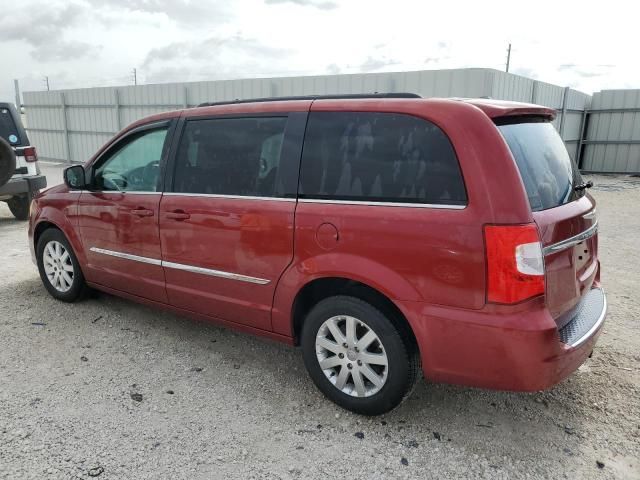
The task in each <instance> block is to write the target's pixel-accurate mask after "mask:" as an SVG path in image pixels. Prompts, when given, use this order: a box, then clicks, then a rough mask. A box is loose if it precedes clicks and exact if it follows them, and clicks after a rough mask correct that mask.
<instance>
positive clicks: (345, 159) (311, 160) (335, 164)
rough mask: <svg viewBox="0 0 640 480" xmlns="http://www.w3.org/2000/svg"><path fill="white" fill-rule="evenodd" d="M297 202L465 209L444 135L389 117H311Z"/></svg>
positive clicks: (456, 169)
mask: <svg viewBox="0 0 640 480" xmlns="http://www.w3.org/2000/svg"><path fill="white" fill-rule="evenodd" d="M299 195H300V197H301V198H316V199H328V200H351V201H371V202H400V203H426V204H448V205H465V204H466V201H467V196H466V192H465V188H464V182H463V180H462V175H461V173H460V167H459V165H458V160H457V158H456V155H455V152H454V150H453V146H452V145H451V142H450V141H449V139H448V138H447V136H446V135H445V134H444V132H443V131H442V130H441V129H440V128H439V127H437V126H436V125H434V124H433V123H430V122H428V121H426V120H422V119H419V118H416V117H412V116H409V115H402V114H394V113H368V112H363V113H359V112H358V113H356V112H312V113H311V114H310V115H309V123H308V125H307V131H306V134H305V139H304V148H303V153H302V170H301V174H300V187H299Z"/></svg>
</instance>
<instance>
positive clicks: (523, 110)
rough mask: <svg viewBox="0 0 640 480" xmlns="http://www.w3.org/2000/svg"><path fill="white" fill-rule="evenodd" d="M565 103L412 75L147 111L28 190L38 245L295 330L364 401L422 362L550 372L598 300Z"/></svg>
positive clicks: (350, 403) (374, 400)
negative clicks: (427, 83)
mask: <svg viewBox="0 0 640 480" xmlns="http://www.w3.org/2000/svg"><path fill="white" fill-rule="evenodd" d="M554 115H555V112H554V111H553V110H552V109H549V108H546V107H541V106H537V105H528V104H521V103H511V102H500V101H494V100H484V99H483V100H466V99H422V98H419V97H417V96H416V95H411V94H406V95H403V94H393V95H382V94H377V95H371V96H365V95H359V96H358V95H356V96H337V97H297V98H285V99H275V98H274V99H258V100H254V101H236V102H229V103H222V104H208V105H204V106H200V107H198V108H191V109H185V110H181V111H175V112H168V113H163V114H159V115H154V116H151V117H148V118H145V119H143V120H140V121H137V122H135V123H134V124H133V125H131V126H130V127H128V128H126V129H125V130H123V131H122V132H120V133H119V134H118V135H116V137H115V138H114V139H113V140H112V141H110V142H108V143H107V145H105V146H104V147H103V148H102V149H101V150H100V151H99V152H98V153H97V154H96V155H95V156H94V157H93V158H92V159H91V160H89V161H88V162H87V163H86V164H85V165H83V166H81V165H75V166H71V167H69V168H68V169H67V170H66V171H65V184H63V185H59V186H57V187H54V188H51V189H49V190H47V191H46V192H44V193H42V194H40V195H39V196H38V197H37V198H36V199H35V200H34V202H33V204H32V207H31V214H30V228H29V236H30V245H31V248H32V251H33V256H34V259H35V261H36V262H37V265H38V269H39V272H40V276H41V278H42V281H43V283H44V286H45V287H46V289H47V290H48V291H49V292H50V293H51V295H53V296H54V297H55V298H57V299H59V300H62V301H67V302H72V301H75V300H77V299H79V298H80V297H81V296H82V295H83V293H84V292H85V291H86V290H87V288H94V289H98V290H102V291H105V292H108V293H112V294H115V295H119V296H122V297H125V298H129V299H132V300H135V301H140V302H143V303H146V304H149V305H154V306H160V307H164V308H168V309H171V310H173V311H175V312H178V313H181V314H184V315H189V316H191V317H195V318H198V319H203V320H206V321H211V322H217V323H219V324H222V325H226V326H229V327H233V328H237V329H239V330H244V331H246V332H249V333H253V334H256V335H262V336H265V337H268V338H272V339H276V340H279V341H282V342H286V343H289V344H292V345H299V346H300V347H301V350H302V355H303V358H304V362H305V365H306V367H307V369H308V371H309V374H310V376H311V378H312V380H313V381H314V383H315V384H316V385H317V387H318V388H319V389H320V390H321V391H322V392H323V393H324V394H325V395H326V396H327V397H329V398H330V399H331V400H333V401H334V402H336V403H337V404H339V405H340V406H342V407H344V408H346V409H349V410H352V411H354V412H358V413H362V414H367V415H375V414H380V413H383V412H386V411H388V410H390V409H392V408H394V407H395V406H397V405H398V404H399V403H400V402H401V401H402V400H403V399H404V398H405V397H406V396H407V395H408V394H409V393H410V392H411V390H412V387H413V385H414V383H415V381H416V379H417V377H418V376H419V374H420V373H422V375H423V376H424V377H425V378H426V379H428V380H429V381H433V382H451V383H457V384H463V385H471V386H477V387H484V388H492V389H504V390H519V391H536V390H541V389H546V388H549V387H551V386H553V385H555V384H556V383H558V382H560V381H561V380H563V379H564V378H565V377H567V376H568V375H569V374H570V373H572V372H573V371H574V370H576V369H577V368H578V366H579V365H580V364H581V363H582V362H584V361H585V359H586V358H587V357H588V356H589V355H590V354H591V352H592V350H593V348H594V344H595V342H596V339H597V337H598V335H599V332H600V330H601V326H602V324H603V321H604V317H605V313H606V300H605V295H604V293H603V290H602V289H601V287H600V282H599V276H600V265H599V261H598V250H597V248H598V240H597V238H598V237H597V228H598V222H597V216H596V208H595V202H594V200H593V198H592V197H591V196H590V195H588V194H587V193H586V189H587V188H588V187H590V186H591V183H585V182H584V181H583V180H582V178H581V176H580V172H579V171H578V169H577V167H576V165H575V164H574V162H573V161H572V160H571V159H570V157H569V155H568V154H567V151H566V149H565V146H564V144H563V142H562V140H561V139H560V137H559V135H558V134H557V133H556V130H555V129H554V127H553V125H552V123H551V122H552V120H553V119H554Z"/></svg>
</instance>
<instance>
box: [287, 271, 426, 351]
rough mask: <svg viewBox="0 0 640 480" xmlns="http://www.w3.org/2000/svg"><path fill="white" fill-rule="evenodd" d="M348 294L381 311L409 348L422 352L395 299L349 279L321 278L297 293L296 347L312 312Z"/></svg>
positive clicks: (293, 324)
mask: <svg viewBox="0 0 640 480" xmlns="http://www.w3.org/2000/svg"><path fill="white" fill-rule="evenodd" d="M336 295H347V296H351V297H355V298H359V299H360V300H363V301H365V302H367V303H369V304H371V305H372V306H373V307H375V308H376V309H378V310H380V311H381V312H382V313H383V314H384V315H385V316H386V317H387V318H389V319H390V320H391V321H392V322H393V323H394V325H395V326H396V327H397V328H398V330H399V331H400V332H401V334H402V337H403V339H404V340H405V341H407V342H408V346H409V347H410V348H412V349H415V351H416V352H419V346H418V342H417V340H416V337H415V334H414V332H413V329H412V328H411V325H410V324H409V321H408V320H407V318H406V316H405V314H404V313H403V312H402V310H401V309H400V308H399V307H398V306H397V305H396V304H395V303H394V302H393V300H392V299H391V298H389V297H388V296H387V295H385V294H384V293H382V292H381V291H380V290H378V289H376V288H374V287H372V286H371V285H368V284H366V283H363V282H361V281H358V280H354V279H351V278H347V277H339V276H338V277H336V276H332V277H320V278H316V279H314V280H311V281H309V282H307V283H306V284H305V285H303V286H302V287H301V288H300V289H299V290H298V292H297V294H296V296H295V298H294V300H293V303H292V305H291V317H290V318H291V332H292V335H293V342H294V344H295V345H299V343H300V334H301V331H302V325H303V324H304V319H305V317H306V315H307V314H308V313H309V311H310V310H311V309H312V308H313V307H314V306H315V305H316V304H317V303H318V302H320V301H321V300H324V299H326V298H329V297H332V296H336Z"/></svg>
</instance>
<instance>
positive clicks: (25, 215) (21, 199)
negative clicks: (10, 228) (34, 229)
mask: <svg viewBox="0 0 640 480" xmlns="http://www.w3.org/2000/svg"><path fill="white" fill-rule="evenodd" d="M31 199H32V196H31V193H23V194H21V195H16V196H15V197H11V198H10V199H9V200H7V205H8V206H9V210H11V213H13V216H14V217H16V219H18V220H29V206H30V205H31Z"/></svg>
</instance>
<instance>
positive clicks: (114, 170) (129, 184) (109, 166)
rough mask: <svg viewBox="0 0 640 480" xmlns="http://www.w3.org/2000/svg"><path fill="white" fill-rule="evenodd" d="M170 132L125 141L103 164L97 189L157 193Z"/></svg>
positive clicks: (97, 172) (152, 132)
mask: <svg viewBox="0 0 640 480" xmlns="http://www.w3.org/2000/svg"><path fill="white" fill-rule="evenodd" d="M166 136H167V128H166V127H165V128H161V129H157V130H149V131H146V132H142V133H140V134H139V135H133V137H132V138H128V139H126V140H124V143H123V144H122V145H118V146H117V147H116V150H115V151H114V152H113V153H110V154H108V155H107V156H106V158H104V159H102V160H101V161H100V164H99V165H98V166H97V168H96V170H95V174H94V188H95V189H96V190H102V191H119V192H155V191H156V190H157V186H158V175H159V173H160V160H161V158H162V149H163V147H164V141H165V137H166Z"/></svg>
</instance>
